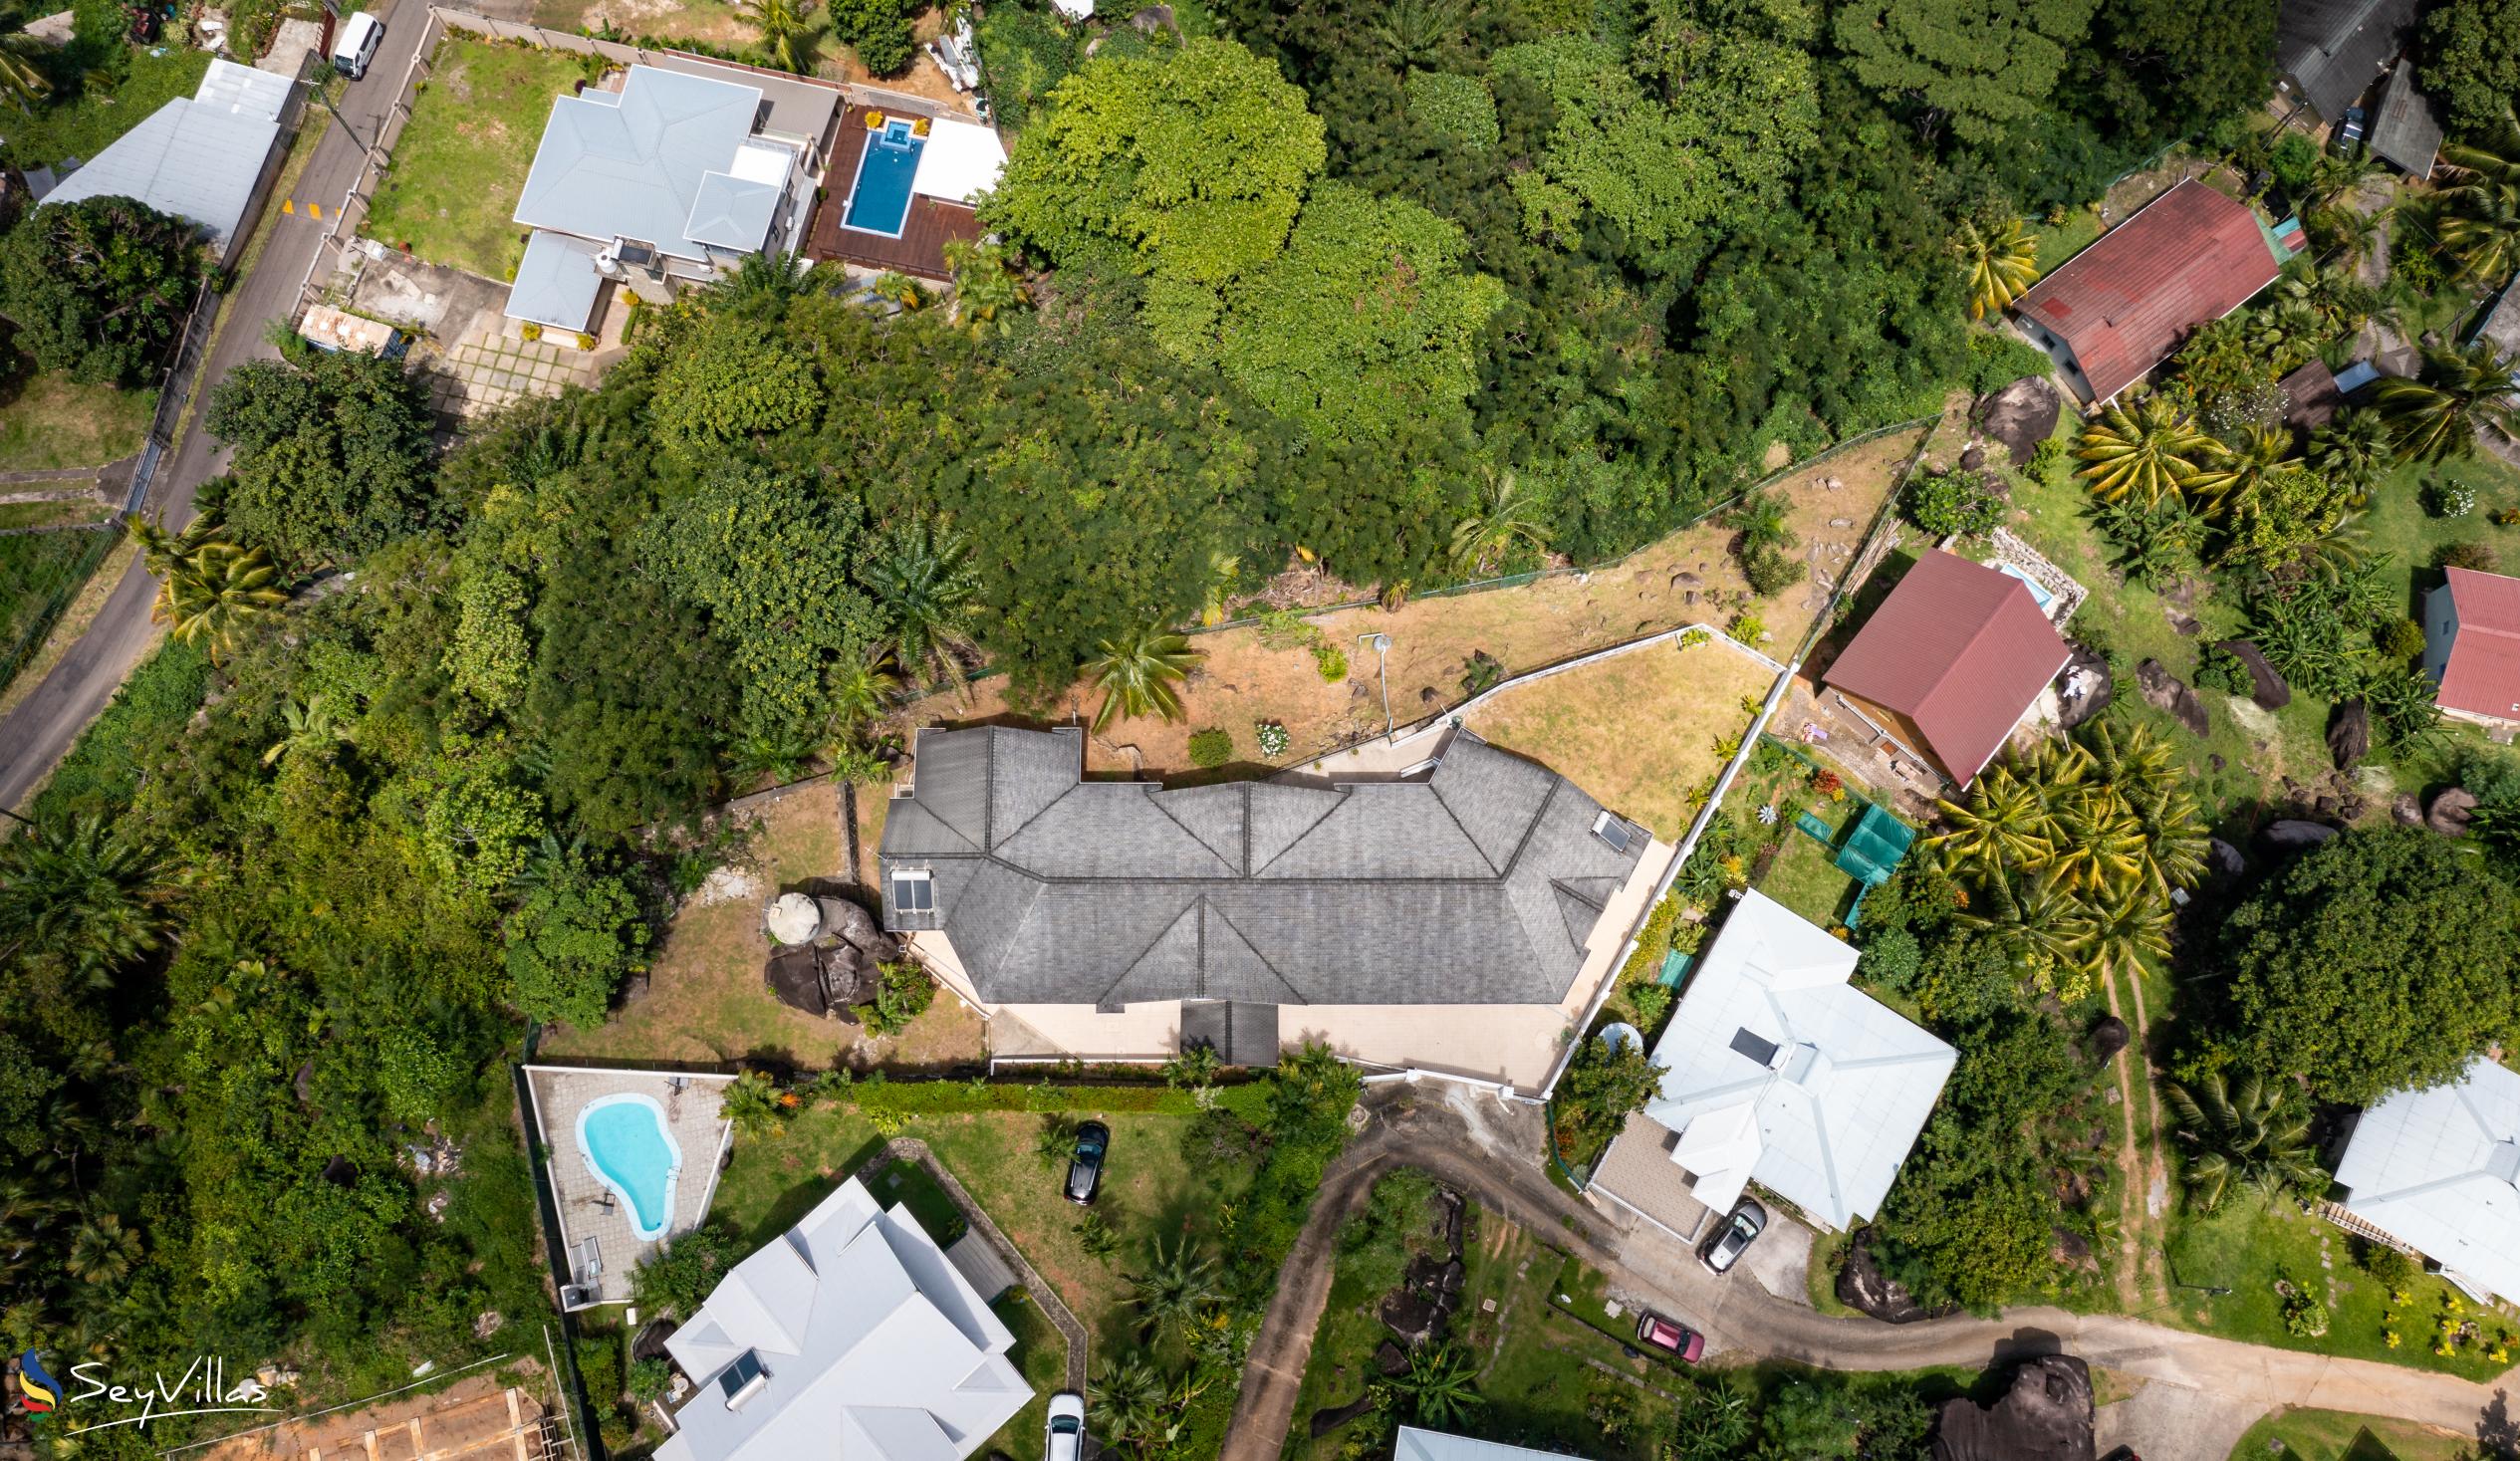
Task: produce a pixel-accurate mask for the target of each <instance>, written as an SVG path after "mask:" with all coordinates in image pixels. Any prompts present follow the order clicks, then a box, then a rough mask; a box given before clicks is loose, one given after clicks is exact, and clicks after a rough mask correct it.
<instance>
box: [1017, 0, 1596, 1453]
mask: <svg viewBox="0 0 2520 1461" xmlns="http://www.w3.org/2000/svg"><path fill="white" fill-rule="evenodd" d="M1061 10H1062V13H1069V11H1068V7H1067V6H1066V5H1064V4H1063V5H1062V6H1061ZM1084 13H1085V14H1087V15H1092V14H1093V13H1094V7H1093V6H1092V5H1091V4H1088V5H1086V6H1085V7H1084ZM1391 1461H1566V1457H1565V1456H1563V1455H1561V1454H1559V1453H1557V1452H1554V1451H1534V1450H1530V1449H1527V1448H1525V1447H1522V1446H1509V1445H1506V1444H1505V1443H1504V1442H1502V1441H1482V1440H1476V1439H1473V1438H1471V1437H1469V1436H1456V1435H1447V1434H1445V1433H1444V1432H1442V1431H1438V1430H1419V1429H1418V1428H1417V1427H1415V1426H1413V1425H1403V1426H1401V1427H1400V1430H1399V1435H1398V1436H1397V1437H1395V1438H1394V1439H1393V1440H1392V1442H1391Z"/></svg>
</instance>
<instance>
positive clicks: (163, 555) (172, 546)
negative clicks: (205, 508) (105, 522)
mask: <svg viewBox="0 0 2520 1461" xmlns="http://www.w3.org/2000/svg"><path fill="white" fill-rule="evenodd" d="M216 536H217V530H216V529H215V528H213V527H211V526H210V524H209V521H208V520H207V519H206V518H195V519H194V520H193V522H192V526H191V527H189V528H186V529H184V530H183V531H182V532H180V533H169V532H167V531H166V518H165V515H164V514H163V513H160V514H159V515H158V516H156V517H154V518H133V519H132V520H131V541H132V542H133V543H136V544H138V545H139V550H140V562H141V563H142V564H143V565H145V566H146V567H147V569H148V573H149V577H151V578H156V579H162V578H165V577H166V576H167V575H168V574H170V573H172V572H173V571H174V570H175V569H176V568H177V567H178V566H187V565H190V564H192V563H193V562H195V561H196V560H197V559H198V558H199V556H200V552H201V545H202V544H204V543H206V542H209V541H211V540H212V539H213V538H215V537H216Z"/></svg>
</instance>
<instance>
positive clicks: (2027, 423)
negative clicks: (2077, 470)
mask: <svg viewBox="0 0 2520 1461" xmlns="http://www.w3.org/2000/svg"><path fill="white" fill-rule="evenodd" d="M2064 409H2065V402H2064V400H2063V399H2062V398H2061V397H2059V396H2058V395H2057V393H2056V387H2055V386H2054V385H2051V384H2049V383H2048V378H2047V377H2046V376H2045V375H2025V376H2023V377H2022V378H2020V379H2019V380H2016V381H2014V382H2013V383H2012V384H2010V385H2007V386H2005V387H2004V388H2003V389H2001V390H1998V391H1996V392H1995V393H1994V394H1993V395H1991V396H1988V397H1987V399H1986V404H1985V405H1984V406H1982V407H1980V408H1979V410H1978V413H1977V427H1978V429H1979V430H1980V431H1983V432H1985V433H1986V434H1987V435H1988V436H1990V437H1992V438H1993V439H1995V440H1997V441H2000V442H2002V443H2003V444H2004V452H2005V454H2006V455H2007V456H2009V457H2011V458H2012V464H2013V465H2014V466H2016V467H2026V466H2028V465H2030V457H2031V454H2032V453H2033V452H2035V451H2037V450H2038V449H2039V443H2040V442H2042V441H2045V440H2047V439H2048V438H2049V437H2051V436H2053V435H2055V434H2056V420H2057V416H2058V415H2059V414H2060V413H2061V412H2062V411H2063V410H2064Z"/></svg>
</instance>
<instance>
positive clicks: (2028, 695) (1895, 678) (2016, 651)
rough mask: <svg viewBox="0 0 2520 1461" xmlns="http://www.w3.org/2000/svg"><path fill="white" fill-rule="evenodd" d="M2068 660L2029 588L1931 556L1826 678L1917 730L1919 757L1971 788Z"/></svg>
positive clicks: (1963, 562) (1948, 556)
mask: <svg viewBox="0 0 2520 1461" xmlns="http://www.w3.org/2000/svg"><path fill="white" fill-rule="evenodd" d="M2068 657H2070V654H2069V651H2068V650H2067V649H2066V647H2065V640H2064V639H2063V638H2061V637H2060V636H2059V635H2058V634H2057V631H2056V625H2054V624H2052V623H2050V622H2048V616H2047V615H2046V614H2045V613H2043V612H2041V611H2040V609H2039V605H2038V601H2037V600H2034V599H2032V598H2031V597H2030V587H2029V585H2027V584H2024V583H2023V582H2022V581H2021V580H2019V579H2016V578H2014V577H2012V576H2011V575H2009V574H2002V573H1997V572H1996V571H1995V570H1993V569H1990V568H1986V567H1983V566H1981V565H1978V564H1974V563H1971V562H1969V561H1968V560H1967V559H1965V558H1960V557H1956V556H1954V555H1952V554H1948V553H1942V552H1932V553H1927V554H1926V555H1925V556H1924V557H1922V558H1920V559H1918V560H1917V561H1916V566H1915V567H1914V568H1911V569H1909V570H1908V571H1907V577H1905V578H1903V579H1900V580H1899V581H1898V586H1897V587H1896V588H1893V589H1892V590H1890V597H1889V598H1888V599H1885V600H1883V601H1882V607H1881V608H1880V609H1875V610H1874V611H1873V616H1872V617H1871V618H1870V619H1867V620H1866V621H1865V624H1864V628H1863V629H1862V631H1860V632H1859V633H1857V634H1856V636H1855V642H1854V643H1852V644H1849V645H1848V646H1847V647H1846V651H1845V652H1844V653H1842V654H1840V655H1839V656H1838V658H1837V662H1835V663H1833V664H1831V665H1830V666H1829V672H1828V675H1827V676H1826V678H1827V680H1828V683H1829V684H1830V685H1831V686H1833V687H1834V688H1837V689H1840V690H1844V691H1846V692H1847V693H1849V694H1853V695H1861V696H1863V697H1864V698H1865V699H1867V700H1870V701H1872V702H1873V703H1874V704H1876V705H1879V706H1881V707H1883V708H1884V709H1886V710H1894V711H1897V712H1898V713H1899V714H1901V715H1904V716H1906V717H1907V718H1908V719H1909V720H1911V721H1914V722H1915V723H1916V729H1917V731H1918V732H1919V733H1921V734H1922V735H1923V736H1924V738H1925V744H1924V745H1922V746H1918V747H1914V748H1912V749H1915V750H1917V751H1921V752H1923V753H1924V754H1926V755H1929V756H1931V757H1933V759H1934V760H1935V761H1937V762H1939V763H1940V764H1941V766H1942V769H1943V771H1944V772H1945V773H1947V774H1948V775H1949V776H1950V778H1951V779H1952V780H1953V781H1955V782H1958V783H1959V784H1960V785H1962V786H1967V785H1968V784H1969V782H1970V781H1971V780H1972V779H1974V778H1975V777H1976V775H1977V774H1978V772H1979V771H1980V770H1982V769H1984V767H1985V765H1986V763H1987V762H1989V761H1991V760H1993V759H1994V757H1995V753H1996V752H1997V751H2000V750H2002V749H2003V746H2004V738H2005V737H2007V736H2009V735H2011V734H2012V728H2013V726H2014V724H2015V723H2016V722H2018V721H2019V720H2020V719H2021V716H2022V712H2024V711H2026V710H2028V709H2029V708H2030V706H2031V703H2032V702H2033V701H2035V700H2037V699H2038V698H2039V692H2040V691H2041V690H2044V689H2046V688H2047V687H2048V682H2049V681H2050V680H2053V679H2055V678H2056V676H2057V672H2058V671H2059V670H2062V669H2063V668H2065V661H2066V660H2067V658H2068Z"/></svg>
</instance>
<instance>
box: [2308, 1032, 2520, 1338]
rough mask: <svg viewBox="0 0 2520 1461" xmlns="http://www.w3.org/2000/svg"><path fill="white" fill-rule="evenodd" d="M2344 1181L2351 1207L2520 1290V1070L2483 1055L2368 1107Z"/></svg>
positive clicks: (2487, 1281) (2429, 1252)
mask: <svg viewBox="0 0 2520 1461" xmlns="http://www.w3.org/2000/svg"><path fill="white" fill-rule="evenodd" d="M2337 1181H2338V1182H2339V1183H2341V1184H2342V1185H2344V1186H2345V1187H2346V1188H2347V1189H2348V1193H2347V1196H2346V1199H2345V1206H2346V1210H2347V1211H2349V1212H2352V1213H2353V1214H2354V1215H2355V1216H2357V1217H2359V1218H2362V1219H2364V1220H2365V1221H2367V1222H2369V1223H2372V1224H2373V1225H2375V1226H2377V1227H2379V1228H2380V1229H2382V1230H2383V1231H2385V1232H2387V1233H2389V1234H2390V1235H2391V1236H2393V1237H2395V1238H2398V1239H2401V1240H2403V1241H2404V1242H2407V1243H2411V1244H2413V1245H2414V1246H2415V1247H2416V1248H2418V1249H2420V1250H2421V1251H2422V1253H2423V1255H2424V1256H2425V1257H2426V1258H2429V1259H2431V1260H2432V1261H2433V1262H2435V1263H2438V1264H2440V1265H2441V1266H2442V1267H2443V1268H2446V1269H2451V1270H2453V1271H2455V1272H2457V1273H2458V1274H2460V1275H2462V1276H2463V1277H2465V1278H2467V1279H2470V1280H2472V1281H2474V1282H2475V1283H2476V1284H2477V1285H2478V1286H2479V1287H2481V1288H2484V1289H2487V1290H2490V1291H2492V1292H2493V1293H2495V1294H2498V1295H2500V1296H2502V1297H2503V1298H2505V1299H2520V1075H2515V1074H2513V1073H2512V1072H2510V1071H2508V1070H2505V1069H2504V1068H2502V1067H2501V1066H2498V1065H2495V1064H2494V1063H2493V1062H2492V1061H2489V1060H2486V1059H2484V1058H2483V1057H2481V1056H2480V1057H2478V1058H2477V1060H2476V1061H2475V1063H2474V1064H2473V1065H2470V1066H2469V1067H2468V1068H2467V1074H2465V1075H2464V1076H2462V1077H2460V1078H2459V1079H2458V1080H2456V1081H2454V1082H2452V1083H2450V1084H2449V1085H2446V1086H2434V1087H2431V1088H2429V1089H2427V1090H2423V1091H2400V1092H2397V1093H2396V1094H2395V1095H2394V1096H2390V1097H2388V1098H2387V1099H2385V1100H2383V1101H2381V1102H2380V1104H2378V1105H2375V1106H2373V1107H2372V1108H2371V1109H2370V1110H2367V1111H2365V1112H2363V1118H2362V1120H2360V1121H2358V1122H2356V1123H2355V1127H2354V1138H2353V1139H2352V1140H2351V1141H2349V1142H2347V1143H2346V1147H2345V1159H2344V1160H2342V1161H2340V1162H2338V1163H2337Z"/></svg>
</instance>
